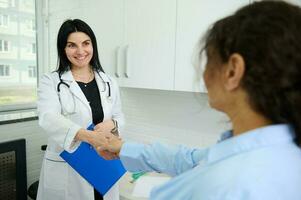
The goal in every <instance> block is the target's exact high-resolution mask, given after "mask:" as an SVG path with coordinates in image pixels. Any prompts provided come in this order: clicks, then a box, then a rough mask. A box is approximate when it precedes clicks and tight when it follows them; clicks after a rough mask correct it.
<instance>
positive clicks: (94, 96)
mask: <svg viewBox="0 0 301 200" xmlns="http://www.w3.org/2000/svg"><path fill="white" fill-rule="evenodd" d="M77 84H78V85H79V87H80V88H81V89H82V91H83V93H84V94H85V96H86V99H87V101H88V102H89V104H90V107H91V110H92V119H93V123H94V124H95V125H96V124H98V123H100V122H102V121H103V117H104V114H103V109H102V105H101V98H100V94H99V90H98V86H97V83H96V79H95V78H94V79H93V80H92V81H91V82H89V83H83V82H79V81H77Z"/></svg>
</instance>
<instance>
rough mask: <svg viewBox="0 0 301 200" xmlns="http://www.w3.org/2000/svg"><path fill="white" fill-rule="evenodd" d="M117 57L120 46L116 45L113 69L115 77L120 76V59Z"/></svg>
mask: <svg viewBox="0 0 301 200" xmlns="http://www.w3.org/2000/svg"><path fill="white" fill-rule="evenodd" d="M119 57H120V46H118V47H117V50H116V69H115V76H116V77H117V78H119V77H120V73H119V72H120V71H119V68H120V67H119V66H120V59H119Z"/></svg>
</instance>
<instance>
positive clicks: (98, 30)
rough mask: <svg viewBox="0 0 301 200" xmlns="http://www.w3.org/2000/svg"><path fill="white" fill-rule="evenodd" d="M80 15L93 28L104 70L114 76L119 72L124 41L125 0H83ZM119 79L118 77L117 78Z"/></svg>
mask: <svg viewBox="0 0 301 200" xmlns="http://www.w3.org/2000/svg"><path fill="white" fill-rule="evenodd" d="M81 6H82V14H81V16H79V17H80V18H82V19H83V20H85V21H86V22H87V23H88V24H89V25H90V26H91V28H92V29H93V31H94V33H95V36H96V39H97V47H98V56H99V60H100V63H101V65H102V67H103V69H104V71H105V72H106V73H108V74H110V75H111V76H113V77H114V78H116V74H118V73H119V72H118V69H117V67H119V66H118V65H119V64H120V63H118V59H117V56H118V55H120V54H121V52H120V51H121V50H120V48H121V45H122V43H123V1H122V0H109V1H108V0H89V1H86V0H82V3H81ZM116 80H118V79H116Z"/></svg>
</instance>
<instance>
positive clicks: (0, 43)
mask: <svg viewBox="0 0 301 200" xmlns="http://www.w3.org/2000/svg"><path fill="white" fill-rule="evenodd" d="M8 51H9V42H8V41H7V40H0V52H8Z"/></svg>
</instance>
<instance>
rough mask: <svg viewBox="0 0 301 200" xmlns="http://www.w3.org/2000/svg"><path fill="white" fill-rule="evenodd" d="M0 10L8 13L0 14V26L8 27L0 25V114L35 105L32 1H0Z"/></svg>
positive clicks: (35, 78)
mask: <svg viewBox="0 0 301 200" xmlns="http://www.w3.org/2000/svg"><path fill="white" fill-rule="evenodd" d="M0 11H1V12H2V13H9V16H8V15H6V14H1V13H0V25H1V26H2V25H6V24H7V25H9V29H1V28H0V114H1V112H2V111H10V110H19V109H29V108H35V106H36V99H37V94H36V91H37V68H36V66H38V65H37V58H36V55H37V46H36V26H35V24H36V23H35V21H36V9H35V1H34V0H0ZM26 19H28V20H26ZM28 30H30V31H28ZM24 33H26V34H24ZM4 77H5V78H4Z"/></svg>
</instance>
